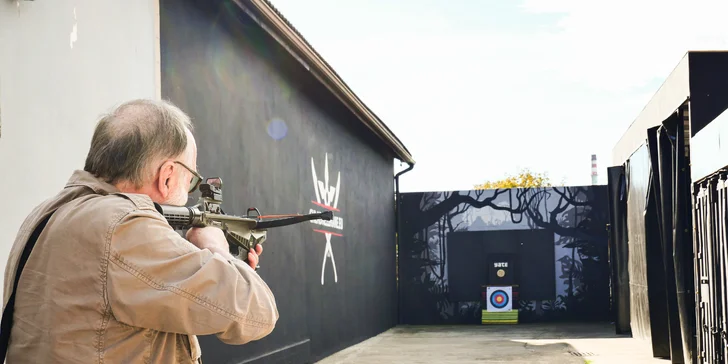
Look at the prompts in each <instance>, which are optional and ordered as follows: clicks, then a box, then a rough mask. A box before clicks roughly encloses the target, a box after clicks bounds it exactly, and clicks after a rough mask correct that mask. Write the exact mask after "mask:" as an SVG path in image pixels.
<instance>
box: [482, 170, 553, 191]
mask: <svg viewBox="0 0 728 364" xmlns="http://www.w3.org/2000/svg"><path fill="white" fill-rule="evenodd" d="M551 186H552V184H551V179H549V177H548V175H546V174H545V173H534V172H531V171H530V170H528V169H523V170H521V172H519V173H518V174H517V175H515V176H507V177H506V178H504V179H502V180H498V181H486V182H485V183H482V184H478V185H475V188H474V189H476V190H492V189H496V188H527V187H551Z"/></svg>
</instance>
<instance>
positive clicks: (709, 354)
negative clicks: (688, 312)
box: [694, 174, 728, 363]
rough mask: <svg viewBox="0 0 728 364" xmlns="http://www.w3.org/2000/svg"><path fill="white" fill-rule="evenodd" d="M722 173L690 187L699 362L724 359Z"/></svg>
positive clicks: (725, 202)
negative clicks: (692, 213) (696, 289)
mask: <svg viewBox="0 0 728 364" xmlns="http://www.w3.org/2000/svg"><path fill="white" fill-rule="evenodd" d="M726 188H728V185H727V183H726V176H725V174H718V175H714V176H712V177H709V178H707V179H705V180H703V181H701V182H700V183H697V184H695V185H694V195H695V210H694V214H695V215H694V220H695V227H696V229H695V252H696V254H695V271H696V277H695V278H696V282H695V284H696V286H697V288H698V293H697V295H696V298H697V307H696V311H695V312H696V316H697V354H698V355H699V358H698V359H699V360H698V362H700V363H718V362H723V360H725V358H726V332H725V329H726V322H725V321H726V319H727V318H728V317H727V316H726V312H725V310H726V295H725V285H726V284H727V283H728V281H726V267H727V265H728V262H727V261H726V260H727V259H728V256H727V254H726V216H725V212H726V207H727V206H728V194H727V193H726Z"/></svg>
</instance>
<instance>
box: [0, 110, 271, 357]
mask: <svg viewBox="0 0 728 364" xmlns="http://www.w3.org/2000/svg"><path fill="white" fill-rule="evenodd" d="M192 130H193V128H192V124H191V122H190V119H189V117H188V116H187V115H186V114H185V113H184V112H182V111H181V110H180V109H178V108H177V107H175V106H174V105H172V104H170V103H168V102H163V101H153V100H134V101H130V102H128V103H125V104H123V105H121V106H119V107H118V108H116V109H115V110H113V111H112V112H111V113H110V114H108V115H106V116H104V117H103V118H102V119H101V120H100V121H99V123H98V124H97V126H96V130H95V132H94V135H93V139H92V142H91V148H90V150H89V153H88V157H87V159H86V164H85V167H84V170H83V171H76V172H74V173H73V175H72V176H71V178H70V179H69V181H68V183H67V184H66V186H65V188H64V189H63V190H62V191H60V192H59V193H58V194H57V195H56V196H55V197H53V198H51V199H49V200H46V201H45V202H44V203H42V204H41V205H40V206H38V207H36V208H35V209H34V210H33V212H32V213H31V214H30V216H28V218H27V219H26V220H25V222H24V223H23V225H22V227H21V229H20V232H19V233H18V236H17V239H16V240H15V243H14V245H13V247H12V251H11V253H10V257H9V260H8V264H7V268H6V271H5V284H4V302H3V307H4V308H5V307H6V306H7V305H8V302H9V300H10V297H11V294H12V293H15V296H14V302H15V311H14V315H13V320H12V324H13V326H12V330H11V331H10V333H11V336H10V342H9V347H8V351H7V361H8V362H9V363H51V362H54V363H55V362H63V363H96V362H108V363H121V362H124V363H196V362H198V361H199V358H200V348H199V344H198V342H197V338H196V335H210V334H215V335H217V336H218V338H220V340H221V341H223V342H226V343H229V344H243V343H247V342H249V341H251V340H257V339H260V338H262V337H264V336H266V335H268V334H269V333H270V332H271V331H272V330H273V328H274V327H275V323H276V321H277V320H278V310H277V307H276V303H275V298H274V297H273V294H272V293H271V291H270V289H269V288H268V286H267V285H266V283H265V282H264V281H263V280H262V279H261V278H260V277H259V276H258V274H257V273H256V272H255V270H254V267H255V266H256V265H257V263H258V255H259V254H260V253H261V252H262V250H261V249H258V251H257V252H256V253H257V254H253V253H251V254H249V257H248V258H249V259H248V260H249V264H250V265H248V264H246V263H245V262H243V261H240V260H238V259H235V258H234V257H233V256H232V255H230V253H229V252H228V245H227V242H226V240H225V237H224V235H223V233H222V231H221V230H219V229H217V228H212V227H208V228H202V229H198V228H193V229H190V231H189V232H188V233H187V236H186V237H187V239H183V238H182V237H181V236H180V235H179V234H177V233H176V232H175V231H174V230H173V229H172V228H171V227H170V226H169V225H168V224H167V222H166V220H165V219H164V217H163V216H162V215H161V214H159V213H158V212H157V211H156V210H155V208H154V202H156V203H160V204H168V205H178V206H181V205H184V204H185V203H186V202H187V199H188V193H190V192H193V191H194V190H195V188H196V187H197V185H198V184H199V182H200V179H201V177H200V175H199V174H198V173H197V172H196V171H195V170H196V165H197V162H196V161H197V146H196V144H195V140H194V137H193V135H192ZM48 217H50V219H48V220H47V218H48ZM46 222H47V225H45V228H43V229H42V232H41V233H40V235H38V236H37V240H36V241H37V242H36V244H35V246H34V248H33V250H32V254H31V255H29V258H28V259H27V263H26V264H25V267H24V269H23V270H22V275H21V276H20V279H19V281H18V282H17V284H18V286H17V289H16V290H13V286H14V284H15V276H16V270H17V268H18V262H19V261H20V257H21V255H22V254H23V250H24V248H25V245H26V242H27V241H28V240H29V239H30V238H31V236H32V235H34V234H33V233H34V231H35V230H36V227H37V226H39V225H42V224H43V223H46ZM258 247H260V246H258ZM6 321H8V320H6V317H3V322H4V323H5V322H6Z"/></svg>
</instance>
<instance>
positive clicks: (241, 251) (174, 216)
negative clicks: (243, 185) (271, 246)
mask: <svg viewBox="0 0 728 364" xmlns="http://www.w3.org/2000/svg"><path fill="white" fill-rule="evenodd" d="M200 191H201V192H202V195H201V197H200V200H199V202H198V203H197V205H194V206H190V207H187V206H171V205H161V204H155V207H156V208H157V211H159V212H160V213H161V214H162V215H164V217H165V219H167V222H168V223H169V225H170V226H172V228H174V229H175V230H187V229H190V228H192V227H206V226H215V227H218V228H220V229H221V230H222V231H223V232H224V233H225V238H226V239H227V242H228V246H229V247H230V253H231V254H233V255H234V256H236V257H238V258H239V259H241V260H244V261H247V259H248V251H250V250H254V249H255V247H256V245H258V244H262V243H263V242H264V241H265V240H266V238H267V229H269V228H276V227H282V226H289V225H294V224H299V223H302V222H305V221H311V220H331V219H333V218H334V215H333V213H332V212H331V211H324V212H320V213H315V214H294V215H283V216H275V217H267V216H261V215H260V211H258V209H256V208H249V209H248V211H247V216H246V217H240V216H235V215H227V214H225V213H224V212H223V211H222V207H221V206H220V205H221V204H222V180H221V179H220V178H219V177H212V178H208V179H206V180H205V182H204V183H202V184H200ZM253 211H255V212H256V213H257V215H251V212H253ZM256 269H257V268H256Z"/></svg>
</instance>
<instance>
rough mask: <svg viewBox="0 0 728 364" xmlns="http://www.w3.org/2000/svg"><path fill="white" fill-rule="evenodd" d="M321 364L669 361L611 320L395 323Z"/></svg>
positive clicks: (640, 363)
mask: <svg viewBox="0 0 728 364" xmlns="http://www.w3.org/2000/svg"><path fill="white" fill-rule="evenodd" d="M319 363H321V364H337V363H346V364H363V363H367V364H369V363H443V364H445V363H458V364H467V363H479V364H480V363H511V364H515V363H524V364H525V363H530V364H539V363H543V364H552V363H553V364H570V363H574V364H577V363H579V364H584V363H593V364H597V363H617V364H627V363H630V364H648V363H655V364H669V363H670V361H669V360H659V359H654V358H652V354H651V350H650V344H649V342H646V341H640V340H638V339H633V338H631V337H627V336H618V335H615V334H614V327H613V326H612V325H610V324H519V325H503V326H492V325H482V326H481V325H472V326H398V327H395V328H393V329H390V330H388V331H386V332H384V333H382V334H380V335H378V336H375V337H373V338H371V339H369V340H366V341H364V342H362V343H359V344H358V345H354V346H352V347H349V348H347V349H344V350H342V351H340V352H338V353H336V354H334V355H331V356H329V357H327V358H325V359H323V360H321V361H319Z"/></svg>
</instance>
